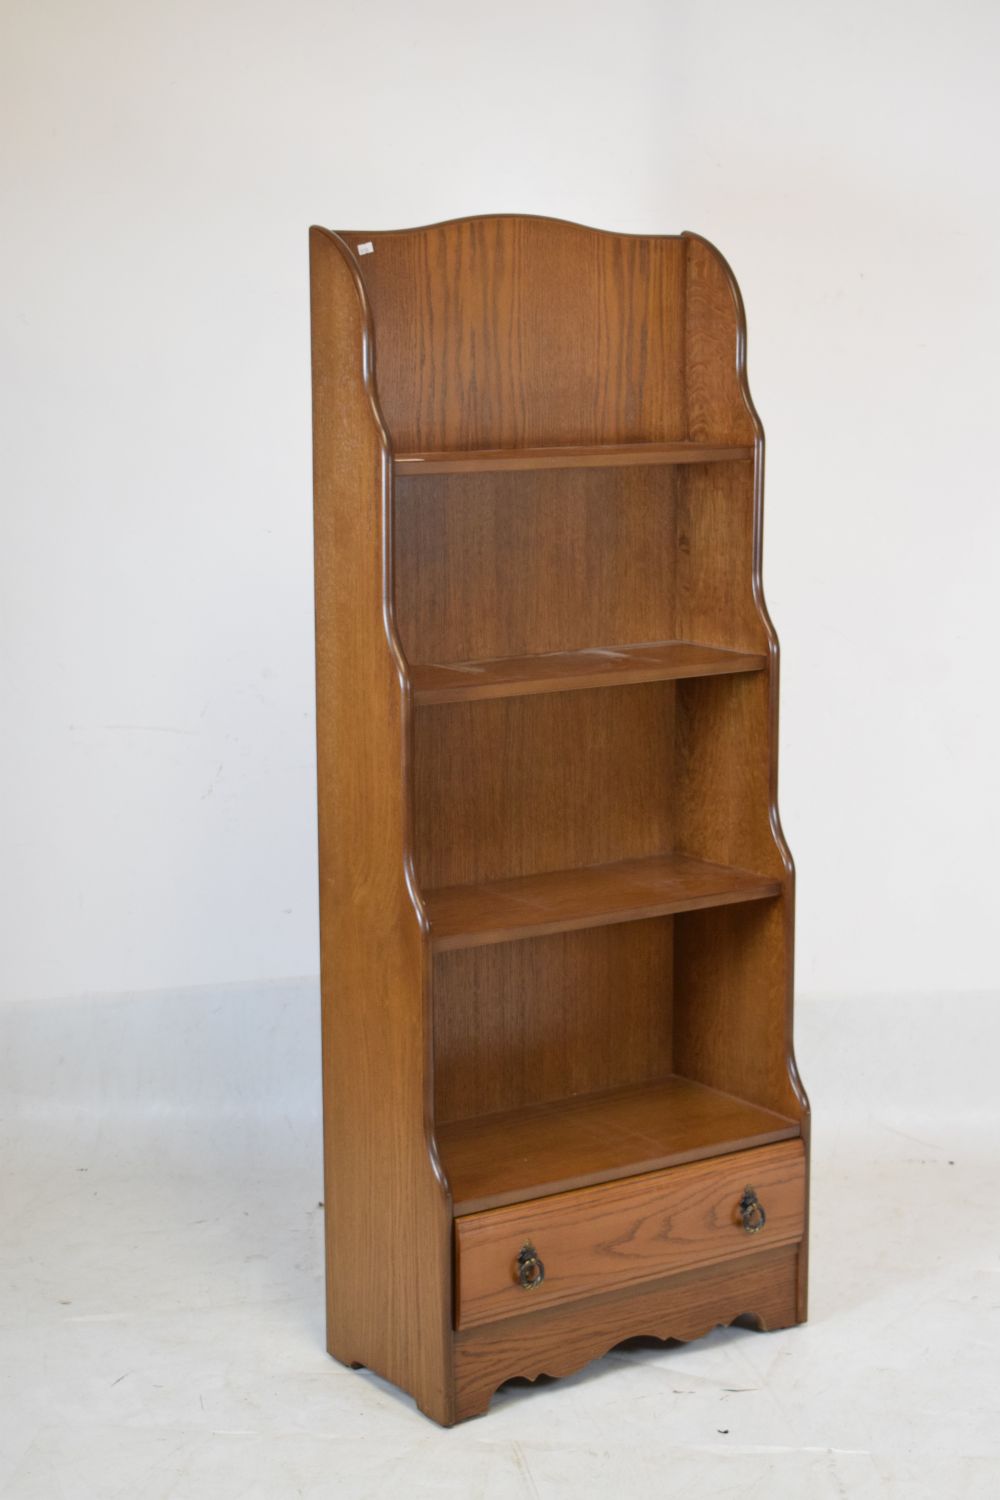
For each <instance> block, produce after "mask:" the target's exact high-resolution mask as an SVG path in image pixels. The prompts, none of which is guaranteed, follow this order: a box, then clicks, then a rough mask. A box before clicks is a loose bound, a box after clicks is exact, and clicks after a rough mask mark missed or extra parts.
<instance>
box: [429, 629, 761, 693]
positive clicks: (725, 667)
mask: <svg viewBox="0 0 1000 1500" xmlns="http://www.w3.org/2000/svg"><path fill="white" fill-rule="evenodd" d="M766 665H767V657H766V656H764V655H763V654H762V653H761V652H757V651H735V650H732V649H730V648H727V647H722V646H704V645H701V644H700V643H699V642H695V641H643V642H641V643H639V644H635V645H628V646H592V647H587V648H584V649H582V650H576V651H545V652H539V653H536V654H533V655H528V656H502V657H495V658H493V659H492V660H489V661H464V662H414V663H413V664H412V666H411V667H410V677H411V681H412V683H413V696H414V701H415V702H416V703H417V704H430V703H465V702H468V701H469V700H470V699H476V698H519V697H526V696H529V695H531V694H533V693H565V692H570V691H572V690H574V689H576V690H578V691H579V690H582V689H586V688H593V687H618V686H624V685H625V684H632V683H641V682H667V681H670V680H672V679H677V678H683V677H718V676H722V675H725V674H728V673H733V672H759V671H761V670H762V668H763V667H765V666H766Z"/></svg>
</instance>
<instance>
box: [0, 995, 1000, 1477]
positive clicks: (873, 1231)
mask: <svg viewBox="0 0 1000 1500" xmlns="http://www.w3.org/2000/svg"><path fill="white" fill-rule="evenodd" d="M942 1007H946V1008H947V1012H948V1015H949V1029H948V1033H947V1035H948V1037H949V1038H950V1040H949V1041H948V1043H947V1044H946V1045H943V1044H941V1043H940V1041H939V1038H940V1037H941V1035H942V1032H941V1031H940V1030H939V1028H938V1026H937V1025H936V1024H935V1020H936V1018H939V1017H940V1014H941V1011H942ZM997 1010H998V1006H997V1002H996V997H982V998H981V999H979V1000H975V999H952V1000H947V999H946V998H944V997H936V998H934V997H930V998H925V999H923V1000H910V1001H902V1000H900V1001H893V1002H890V1001H886V1000H881V1001H877V1002H876V1001H873V1002H871V1003H862V1002H851V1003H850V1004H847V1003H842V1004H837V1003H835V1002H833V1001H818V1000H817V1001H814V1002H809V1003H803V1004H801V1005H800V1017H801V1020H800V1025H799V1033H800V1035H799V1048H798V1050H799V1056H800V1063H801V1066H802V1071H803V1074H804V1076H805V1078H806V1082H807V1086H808V1087H809V1089H810V1093H811V1095H812V1098H813V1109H814V1117H815V1122H816V1123H815V1136H814V1158H813V1204H812V1224H813V1233H812V1287H811V1307H810V1321H809V1323H808V1324H807V1325H805V1326H803V1327H801V1328H797V1329H793V1330H790V1331H787V1332H778V1333H772V1334H760V1333H756V1332H753V1331H750V1330H744V1329H717V1330H716V1331H715V1332H714V1333H712V1334H710V1335H709V1336H708V1337H706V1338H704V1339H702V1340H700V1341H699V1342H696V1343H693V1344H690V1345H677V1344H667V1345H663V1344H659V1343H657V1342H655V1341H653V1340H648V1341H638V1342H637V1343H634V1344H632V1345H630V1346H628V1347H625V1348H620V1349H617V1350H614V1351H612V1352H611V1353H609V1354H608V1355H607V1356H606V1357H605V1358H604V1359H602V1360H599V1361H597V1362H596V1363H595V1364H593V1365H591V1366H589V1367H588V1368H587V1369H586V1370H585V1371H583V1372H582V1373H580V1374H579V1375H577V1376H575V1377H572V1378H568V1379H563V1380H559V1381H546V1380H542V1381H539V1382H538V1383H537V1384H535V1385H529V1384H527V1383H514V1384H511V1385H509V1386H506V1387H504V1388H503V1389H502V1390H501V1391H500V1392H499V1393H498V1394H497V1396H496V1397H495V1399H494V1401H493V1405H492V1407H491V1409H490V1412H489V1414H488V1415H487V1416H486V1417H483V1418H480V1419H477V1420H475V1421H472V1422H469V1423H466V1424H465V1425H463V1426H461V1427H458V1428H455V1429H453V1430H451V1431H442V1430H439V1429H438V1428H436V1427H434V1426H433V1425H432V1424H431V1423H430V1422H428V1421H427V1420H426V1419H425V1418H424V1417H422V1416H421V1415H420V1414H419V1413H418V1412H417V1411H416V1409H415V1407H414V1405H413V1403H412V1402H411V1401H410V1400H409V1399H408V1398H407V1397H405V1396H403V1395H401V1394H399V1393H398V1392H396V1391H395V1390H394V1389H392V1388H391V1387H390V1386H388V1385H386V1384H385V1383H384V1382H382V1381H381V1380H379V1379H378V1378H376V1377H375V1376H373V1375H370V1374H368V1373H363V1372H351V1371H348V1370H345V1369H343V1368H342V1367H341V1366H339V1365H337V1364H335V1363H334V1362H333V1361H331V1360H330V1359H329V1358H328V1356H327V1355H326V1354H325V1352H324V1348H323V1279H322V1256H321V1241H322V1220H323V1210H322V1207H321V1202H320V1200H321V1198H322V1185H321V1176H320V1162H319V1121H318V1114H317V1088H316V1078H315V1067H314V1061H315V1060H314V1051H315V1047H314V1043H315V1029H314V1020H315V1014H314V1012H315V994H314V991H313V988H312V986H309V985H304V984H301V983H300V984H298V985H291V986H287V987H285V988H282V987H280V986H278V987H272V988H271V989H269V990H265V991H262V992H258V991H253V992H248V993H243V992H242V991H241V990H240V989H239V987H232V988H231V989H229V990H223V991H219V992H218V993H215V992H197V993H194V992H188V993H187V994H186V995H185V994H184V993H183V992H182V993H181V995H180V996H177V997H166V996H159V997H141V996H140V997H133V998H121V999H119V1000H117V1001H115V1002H113V1003H112V1002H108V1004H107V1005H106V1006H105V1007H104V1008H102V1007H101V1004H100V1002H97V1001H87V1002H79V1011H78V1012H77V1011H70V1008H69V1007H68V1006H67V1007H66V1008H63V1009H61V1010H60V1008H58V1007H53V1008H51V1009H50V1012H49V1013H48V1014H47V1015H44V1014H41V1013H39V1012H36V1013H35V1014H34V1015H33V1016H31V1017H29V1014H28V1011H27V1009H26V1008H25V1007H17V1006H12V1007H7V1008H6V1009H5V1011H4V1012H3V1015H2V1017H0V1043H3V1044H4V1045H3V1050H2V1052H0V1057H2V1058H3V1063H2V1064H0V1066H2V1067H3V1068H4V1070H5V1076H4V1077H3V1078H2V1079H0V1095H2V1100H3V1103H2V1127H3V1132H4V1133H3V1155H2V1176H0V1210H2V1211H0V1352H2V1358H0V1496H2V1497H3V1500H285V1497H289V1500H292V1497H304V1500H314V1497H316V1500H318V1497H321V1496H324V1497H325V1496H344V1497H349V1500H366V1497H369V1496H372V1497H375V1496H378V1497H382V1496H385V1497H396V1496H399V1497H403V1500H416V1497H421V1496H435V1497H437V1496H454V1497H457V1500H507V1497H525V1500H556V1497H561V1496H566V1497H572V1500H585V1497H599V1496H600V1497H603V1496H609V1497H610V1496H614V1497H621V1496H624V1497H646V1496H650V1497H652V1496H656V1497H661V1496H662V1497H672V1496H692V1497H701V1496H706V1497H707V1496H712V1497H721V1496H728V1495H732V1496H740V1497H750V1496H761V1497H765V1496H766V1497H767V1500H785V1497H788V1500H825V1497H828V1496H829V1497H845V1496H846V1497H850V1500H874V1497H881V1496H901V1497H927V1500H952V1497H955V1500H957V1497H970V1500H973V1497H975V1500H980V1497H982V1500H996V1497H997V1496H998V1495H1000V1180H998V1170H997V1161H998V1146H997V1142H998V1135H1000V1131H998V1120H1000V1111H998V1104H1000V1101H998V1099H997V1092H996V1088H995V1083H994V1079H993V1076H992V1069H991V1065H990V1059H991V1058H992V1057H995V1056H996V1053H997V1046H996V1043H997V1041H998V1040H1000V1036H998V1028H997V1020H996V1017H997ZM29 1027H30V1028H31V1031H30V1032H29ZM74 1028H76V1030H75V1031H74ZM234 1038H236V1039H237V1040H236V1041H235V1042H234V1040H233V1039H234ZM227 1041H228V1047H224V1045H223V1044H224V1043H226V1042H227ZM859 1043H860V1045H859ZM213 1048H218V1052H217V1054H213V1050H212V1049H213ZM213 1057H215V1058H216V1059H217V1060H216V1061H215V1063H214V1064H213ZM859 1058H867V1059H868V1061H867V1062H865V1063H864V1064H862V1063H860V1062H859V1061H858V1059H859ZM878 1058H882V1059H883V1062H882V1064H881V1065H880V1066H877V1065H876V1062H877V1059H878Z"/></svg>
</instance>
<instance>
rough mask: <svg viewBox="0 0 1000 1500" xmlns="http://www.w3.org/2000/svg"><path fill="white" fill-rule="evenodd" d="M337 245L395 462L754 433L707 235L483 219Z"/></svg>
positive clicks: (347, 235) (350, 237)
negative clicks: (358, 308)
mask: <svg viewBox="0 0 1000 1500" xmlns="http://www.w3.org/2000/svg"><path fill="white" fill-rule="evenodd" d="M334 237H335V238H336V239H337V240H338V242H339V244H340V246H341V248H342V251H343V252H344V253H346V254H347V255H348V256H349V258H350V260H351V262H352V263H353V267H354V269H355V271H356V274H357V276H358V278H359V281H360V283H361V285H362V286H363V288H364V292H365V295H366V300H367V303H368V304H369V306H370V315H371V325H372V339H373V343H374V354H373V359H374V385H375V389H376V391H377V397H376V399H377V403H378V405H379V407H380V409H381V411H382V413H383V415H384V419H385V423H386V427H387V429H388V434H389V437H390V441H391V444H392V447H393V448H394V449H395V451H397V452H435V451H447V450H455V449H461V450H465V449H482V448H488V449H489V448H523V447H533V446H537V447H541V446H549V445H553V446H560V445H572V444H580V445H592V444H604V443H642V442H674V441H684V440H686V439H695V440H697V441H709V442H711V441H719V442H744V443H745V442H748V441H753V439H754V437H755V435H756V426H757V424H756V423H755V420H754V418H753V414H752V407H750V405H749V402H748V400H747V399H746V398H745V392H744V389H743V388H742V382H741V378H740V375H739V371H738V365H739V363H740V361H741V359H742V343H743V333H742V316H741V308H740V306H739V300H738V292H736V291H735V283H734V282H732V274H731V272H730V271H729V268H728V266H727V265H726V263H725V261H724V260H723V259H722V257H721V256H719V255H718V253H717V252H716V251H715V250H714V249H713V248H712V247H711V246H710V245H708V243H707V242H706V241H704V240H702V239H700V238H699V237H698V236H694V235H690V234H686V233H685V234H681V235H642V234H618V233H615V232H613V231H608V230H600V229H591V228H588V227H586V226H584V225H580V224H574V223H570V222H568V221H566V220H562V219H550V218H543V217H540V216H534V215H526V214H487V215H481V216H478V217H473V218H465V219H450V220H446V221H444V222H442V223H440V224H430V225H425V226H422V227H420V228H415V229H403V230H377V231H372V230H349V231H340V232H339V233H338V234H336V235H335V236H334Z"/></svg>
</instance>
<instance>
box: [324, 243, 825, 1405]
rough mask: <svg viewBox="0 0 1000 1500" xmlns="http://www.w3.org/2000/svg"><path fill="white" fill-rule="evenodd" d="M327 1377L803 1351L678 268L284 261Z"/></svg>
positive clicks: (683, 253)
mask: <svg viewBox="0 0 1000 1500" xmlns="http://www.w3.org/2000/svg"><path fill="white" fill-rule="evenodd" d="M311 253H312V327H313V390H314V445H315V505H316V510H315V527H316V530H315V545H316V652H317V726H318V760H319V830H320V915H321V945H322V984H323V1025H324V1094H325V1121H326V1126H325V1131H326V1215H327V1284H328V1310H329V1348H330V1351H331V1352H332V1353H333V1354H334V1355H335V1356H336V1357H337V1358H338V1359H340V1360H342V1361H344V1362H345V1363H347V1364H350V1365H353V1366H356V1367H357V1366H366V1367H368V1368H370V1369H372V1370H374V1371H376V1372H378V1373H379V1374H380V1375H382V1376H384V1377H386V1378H387V1379H388V1380H391V1381H393V1382H395V1383H396V1384H397V1385H398V1386H401V1387H402V1388H403V1389H404V1390H406V1391H409V1392H410V1393H411V1394H412V1395H413V1396H414V1397H415V1399H416V1401H417V1404H418V1405H419V1407H420V1408H421V1409H422V1410H423V1411H424V1412H426V1413H427V1414H428V1415H429V1416H431V1417H433V1418H434V1419H435V1420H436V1421H438V1422H441V1423H445V1424H450V1423H453V1422H456V1421H460V1420H462V1419H463V1418H465V1417H469V1416H473V1415H475V1414H477V1413H481V1412H483V1411H485V1410H486V1408H487V1406H488V1405H489V1402H490V1399H491V1396H492V1394H493V1392H494V1391H495V1390H496V1388H497V1387H498V1386H499V1385H500V1384H501V1383H502V1382H504V1381H505V1380H508V1379H510V1378H511V1377H513V1376H527V1377H529V1378H534V1377H536V1376H538V1375H539V1374H541V1373H547V1374H550V1375H560V1374H564V1373H567V1372H569V1371H570V1370H573V1369H576V1368H578V1367H579V1366H580V1365H582V1364H584V1363H585V1362H586V1361H588V1360H590V1359H593V1358H595V1357H597V1356H598V1355H601V1354H603V1353H605V1352H606V1351H607V1350H608V1349H609V1348H611V1347H612V1346H613V1345H615V1344H616V1343H619V1342H621V1341H622V1340H624V1339H626V1338H629V1337H632V1336H634V1335H638V1334H647V1335H655V1336H657V1337H660V1338H678V1339H691V1338H694V1337H695V1336H696V1335H699V1334H701V1333H704V1332H706V1331H707V1330H708V1329H710V1328H712V1327H713V1326H715V1325H716V1324H719V1323H731V1322H734V1321H736V1320H737V1319H746V1320H749V1321H750V1322H752V1323H753V1324H754V1325H755V1326H757V1327H758V1328H765V1329H771V1328H782V1327H787V1326H788V1325H790V1324H793V1323H796V1322H800V1321H802V1320H803V1319H804V1317H805V1306H806V1210H807V1135H808V1103H807V1100H806V1097H805V1094H804V1092H803V1089H802V1087H801V1085H800V1083H799V1079H798V1075H797V1072H796V1068H795V1062H794V1057H793V1052H792V899H793V870H792V862H791V858H790V856H789V853H788V849H787V847H786V845H785V842H784V839H783V837H782V833H781V827H780V823H779V820H778V812H777V806H776V782H777V772H776V745H777V711H778V696H777V694H778V646H777V641H776V638H775V634H774V630H773V628H772V626H771V622H770V620H769V618H768V614H767V610H766V608H765V605H764V599H763V594H762V592H761V581H760V562H761V500H762V482H763V451H764V446H763V434H762V431H761V426H760V423H759V421H758V418H757V415H756V413H755V411H754V408H753V405H752V403H751V400H750V396H749V393H748V389H747V383H746V373H745V325H744V317H743V309H742V304H741V300H740V295H739V292H738V290H737V287H736V283H735V281H734V280H733V277H732V274H731V272H730V271H729V268H728V266H727V265H726V262H725V261H724V260H723V259H722V257H721V256H720V255H719V254H718V252H717V251H716V250H714V249H713V248H712V246H711V245H709V244H708V243H707V242H706V241H705V240H703V239H701V238H700V237H699V236H697V235H693V234H682V235H676V236H673V235H671V236H652V235H625V234H610V233H604V232H600V231H597V230H592V229H587V228H583V227H581V226H579V225H576V224H568V223H563V222H561V221H558V220H553V219H544V218H532V217H526V216H519V215H499V216H495V217H492V216H491V217H483V218H472V219H462V220H456V221H453V222H451V223H446V224H436V225H432V226H430V227H427V228H421V229H413V230H404V231H400V232H398V233H396V232H394V233H381V232H372V231H370V230H361V231H357V230H352V231H350V232H343V233H339V234H334V233H332V232H330V231H328V230H325V229H314V230H312V232H311Z"/></svg>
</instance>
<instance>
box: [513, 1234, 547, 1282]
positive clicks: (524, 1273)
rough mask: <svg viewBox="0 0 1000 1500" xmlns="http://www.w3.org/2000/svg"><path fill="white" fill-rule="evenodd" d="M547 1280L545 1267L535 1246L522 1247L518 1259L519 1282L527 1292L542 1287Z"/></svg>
mask: <svg viewBox="0 0 1000 1500" xmlns="http://www.w3.org/2000/svg"><path fill="white" fill-rule="evenodd" d="M544 1280H545V1266H544V1264H543V1263H542V1258H541V1256H540V1255H539V1254H538V1251H537V1250H536V1249H535V1247H534V1245H530V1244H529V1245H522V1246H521V1250H520V1253H519V1255H518V1257H517V1281H518V1285H519V1286H523V1287H524V1290H525V1291H526V1292H530V1291H533V1290H534V1288H535V1287H536V1286H541V1284H542V1282H543V1281H544Z"/></svg>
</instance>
